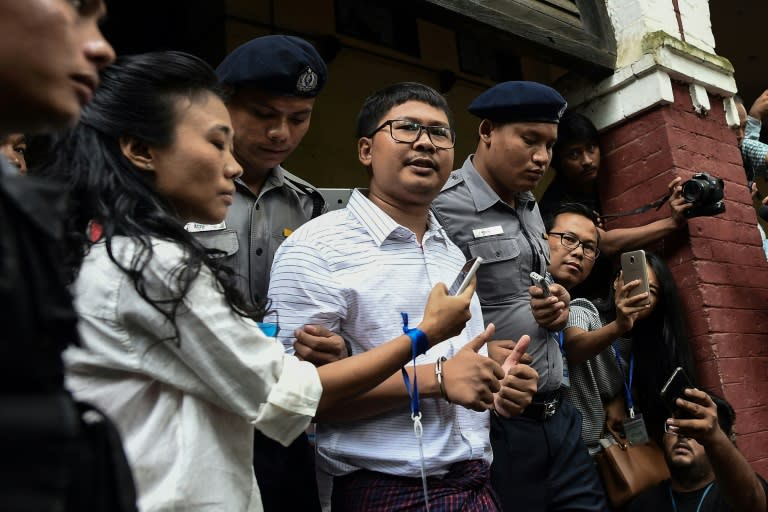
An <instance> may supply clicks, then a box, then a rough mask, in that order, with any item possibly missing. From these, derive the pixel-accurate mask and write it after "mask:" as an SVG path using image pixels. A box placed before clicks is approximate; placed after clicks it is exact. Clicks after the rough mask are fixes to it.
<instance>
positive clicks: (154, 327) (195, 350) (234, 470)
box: [65, 237, 322, 511]
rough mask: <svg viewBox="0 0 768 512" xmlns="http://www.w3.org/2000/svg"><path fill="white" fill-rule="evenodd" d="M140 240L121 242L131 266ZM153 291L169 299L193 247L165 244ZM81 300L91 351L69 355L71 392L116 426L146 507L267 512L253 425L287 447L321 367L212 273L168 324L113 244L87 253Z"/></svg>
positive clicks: (149, 278)
mask: <svg viewBox="0 0 768 512" xmlns="http://www.w3.org/2000/svg"><path fill="white" fill-rule="evenodd" d="M136 249H137V244H136V243H135V242H134V241H133V240H131V239H129V238H123V237H116V238H115V239H114V240H113V252H114V254H115V256H116V258H117V259H118V261H120V262H121V263H122V264H123V265H126V266H128V265H129V263H130V261H131V258H132V257H133V256H134V255H135V251H136ZM153 250H154V256H153V258H152V261H151V262H150V264H149V265H148V266H147V268H146V269H145V271H144V276H145V278H146V281H145V283H146V290H147V294H148V295H149V296H151V297H153V298H162V297H168V296H169V291H170V286H172V284H171V283H173V280H172V279H170V278H169V275H170V274H171V273H172V272H174V271H178V269H179V265H180V263H181V262H182V261H183V259H184V258H183V256H184V254H183V249H182V248H181V247H180V246H178V245H177V244H174V243H172V242H167V241H159V240H155V241H154V242H153ZM73 293H74V296H75V306H76V308H77V311H78V313H79V315H80V324H79V331H80V337H81V343H82V346H81V347H73V348H70V349H68V350H67V351H66V353H65V361H66V364H67V385H68V387H69V388H70V389H71V390H72V392H73V393H74V394H75V395H76V396H77V398H78V399H80V400H84V401H88V402H91V403H93V404H94V405H96V406H97V407H99V408H101V409H102V410H103V411H105V412H106V413H107V414H108V415H109V416H110V417H111V418H112V420H113V421H114V422H115V423H116V424H117V426H118V429H119V431H120V433H121V435H122V437H123V443H124V446H125V449H126V453H127V455H128V459H129V462H130V464H131V467H132V469H133V474H134V478H135V481H136V485H137V490H138V494H139V506H140V509H141V510H144V511H161V510H162V511H165V510H168V511H170V510H182V509H183V510H199V511H204V510H211V511H213V510H216V511H220V510H232V511H245V510H247V511H260V510H262V506H261V499H260V497H259V492H258V487H257V485H256V480H255V477H254V474H253V469H252V457H253V428H254V427H256V428H257V429H259V430H260V431H261V432H263V433H264V434H265V435H267V436H268V437H270V438H272V439H275V440H276V441H278V442H280V443H282V444H284V445H288V444H289V443H290V442H291V441H293V439H295V438H296V437H297V436H298V435H299V434H300V433H301V432H302V431H303V430H304V429H305V428H306V427H307V425H308V424H309V422H310V420H311V418H312V417H313V416H314V414H315V411H316V409H317V405H318V402H319V400H320V395H321V393H322V386H321V383H320V378H319V376H318V373H317V370H316V369H315V367H314V366H313V365H312V364H310V363H307V362H302V361H299V360H298V359H296V358H295V357H293V356H290V355H286V354H285V353H284V350H283V346H282V345H281V344H280V343H278V342H276V341H275V340H274V339H272V338H267V337H266V336H265V335H264V334H263V333H262V332H261V330H260V329H259V328H258V327H257V326H256V324H255V323H254V322H252V321H250V320H247V319H243V318H241V317H239V316H238V315H236V314H235V313H233V312H232V310H231V308H230V307H229V306H228V305H227V303H226V301H225V300H224V296H223V294H222V293H221V291H220V290H219V289H218V287H217V284H216V282H215V279H214V277H213V275H212V273H211V272H210V270H208V269H207V268H205V267H204V268H203V269H202V270H201V272H200V274H199V275H198V276H197V278H196V279H195V280H194V281H193V283H192V284H191V286H190V289H189V291H188V293H187V296H186V298H185V300H184V302H183V305H182V306H181V307H180V308H179V310H178V312H177V316H176V325H177V328H178V333H179V337H178V338H175V332H174V329H173V326H172V325H171V324H170V323H169V322H168V320H167V319H166V318H165V317H164V316H163V315H162V314H160V313H159V312H158V311H157V310H156V309H154V308H153V307H152V306H151V305H150V304H149V303H147V302H146V301H145V300H144V299H143V298H141V296H140V295H139V294H138V292H137V291H136V289H135V288H134V285H133V282H132V281H131V280H130V278H129V277H128V276H127V275H126V274H125V273H124V272H123V271H122V270H120V269H119V268H118V267H117V266H116V265H115V264H114V263H113V262H112V261H111V260H110V259H109V256H108V255H107V251H106V246H105V244H104V243H99V244H97V245H95V246H94V247H93V248H92V250H91V251H90V253H89V254H88V255H87V256H86V258H85V260H84V262H83V265H82V268H81V270H80V274H79V276H78V278H77V281H76V282H75V285H74V289H73Z"/></svg>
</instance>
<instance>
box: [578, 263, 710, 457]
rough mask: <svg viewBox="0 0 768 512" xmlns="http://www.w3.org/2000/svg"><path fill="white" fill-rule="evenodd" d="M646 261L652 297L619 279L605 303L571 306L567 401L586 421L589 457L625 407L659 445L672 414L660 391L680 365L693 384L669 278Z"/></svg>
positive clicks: (637, 283)
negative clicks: (667, 420)
mask: <svg viewBox="0 0 768 512" xmlns="http://www.w3.org/2000/svg"><path fill="white" fill-rule="evenodd" d="M645 260H646V261H645V265H646V269H647V277H648V289H649V293H647V294H646V293H641V294H634V293H633V290H634V289H635V288H636V287H638V286H640V281H639V280H633V281H630V282H627V283H625V282H624V279H623V273H622V272H620V273H619V274H618V275H617V276H616V278H615V280H614V282H613V286H612V287H611V289H610V292H609V295H608V297H606V299H604V300H598V301H595V302H594V304H593V303H592V302H590V301H588V300H586V299H574V300H573V301H572V302H571V313H570V315H569V319H568V325H567V327H566V328H565V330H564V338H565V343H566V351H567V355H568V365H569V369H570V373H571V388H570V389H569V391H568V396H569V398H570V399H571V400H572V401H573V402H574V403H575V404H576V406H577V407H578V408H579V410H580V411H581V413H582V416H583V417H584V427H583V429H582V437H583V438H584V442H585V443H586V444H587V447H588V448H590V451H591V452H592V453H594V452H596V451H598V450H599V446H600V445H599V440H600V438H601V437H605V436H606V433H605V432H604V426H605V423H606V420H607V421H608V422H609V424H611V425H612V426H613V427H614V428H615V429H617V430H619V431H620V430H622V428H623V425H622V423H623V420H624V419H625V418H627V417H628V409H629V407H630V405H631V406H633V408H634V412H637V413H642V415H643V418H644V424H645V427H646V428H647V431H648V434H649V436H650V437H651V438H656V439H659V438H660V437H661V434H662V432H663V421H664V420H665V419H666V418H667V417H669V415H670V413H669V411H668V410H667V409H666V408H665V407H664V403H663V402H662V400H661V398H660V395H659V394H660V392H661V388H662V387H663V386H664V383H665V382H666V381H667V379H668V378H669V376H670V375H671V374H672V372H673V371H674V370H675V368H676V367H678V366H680V367H682V368H683V369H684V370H685V372H686V373H687V374H688V376H689V377H691V379H693V378H694V368H693V357H692V354H691V349H690V346H689V344H688V334H687V328H686V325H685V321H684V317H683V314H682V308H681V306H680V299H679V296H678V292H677V287H676V286H675V282H674V279H673V278H672V274H671V273H670V271H669V268H668V267H667V265H666V264H665V263H664V261H663V260H662V259H661V258H659V257H658V256H656V255H655V254H654V253H651V252H647V251H646V252H645ZM645 302H648V304H644V303H645ZM576 347H578V349H576ZM630 382H631V388H630ZM694 385H695V382H694ZM628 389H631V392H632V396H631V398H630V397H628V396H627V390H628Z"/></svg>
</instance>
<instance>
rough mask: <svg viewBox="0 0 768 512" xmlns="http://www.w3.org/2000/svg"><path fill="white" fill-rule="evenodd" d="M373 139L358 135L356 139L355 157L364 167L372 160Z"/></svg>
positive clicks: (369, 164) (368, 165)
mask: <svg viewBox="0 0 768 512" xmlns="http://www.w3.org/2000/svg"><path fill="white" fill-rule="evenodd" d="M372 149H373V141H372V140H371V139H370V138H369V137H360V139H358V141H357V158H358V160H360V163H361V164H363V165H364V166H365V167H370V166H371V163H372V161H373V156H372V154H371V153H372Z"/></svg>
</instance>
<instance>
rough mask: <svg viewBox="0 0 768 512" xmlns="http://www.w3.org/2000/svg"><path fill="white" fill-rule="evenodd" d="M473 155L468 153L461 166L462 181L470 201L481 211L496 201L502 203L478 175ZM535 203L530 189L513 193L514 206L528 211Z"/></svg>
mask: <svg viewBox="0 0 768 512" xmlns="http://www.w3.org/2000/svg"><path fill="white" fill-rule="evenodd" d="M474 156H475V155H474V154H472V155H469V156H468V157H467V159H466V160H465V161H464V165H463V166H462V167H461V171H462V174H463V175H464V182H465V183H466V184H467V189H468V190H469V195H470V197H471V198H472V201H473V202H474V203H475V210H476V211H478V212H482V211H485V210H487V209H488V208H490V207H491V206H493V205H495V204H496V203H502V204H506V203H504V201H502V200H501V198H500V197H499V195H498V194H497V193H496V192H495V191H494V190H493V189H492V188H491V186H490V185H489V184H488V182H487V181H485V179H483V177H482V176H480V173H479V172H478V171H477V168H475V164H473V163H472V157H474ZM535 205H536V198H535V197H534V195H533V192H531V191H530V190H528V191H525V192H518V193H517V194H516V195H515V206H516V207H519V206H522V207H524V208H526V209H527V210H529V211H532V210H533V207H534V206H535Z"/></svg>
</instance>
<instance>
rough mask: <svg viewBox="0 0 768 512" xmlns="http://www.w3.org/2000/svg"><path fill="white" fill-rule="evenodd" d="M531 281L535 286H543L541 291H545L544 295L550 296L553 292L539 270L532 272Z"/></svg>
mask: <svg viewBox="0 0 768 512" xmlns="http://www.w3.org/2000/svg"><path fill="white" fill-rule="evenodd" d="M531 282H532V283H533V286H538V287H539V288H541V291H543V292H544V297H549V296H550V295H552V292H551V291H549V285H548V284H547V280H546V279H545V278H544V277H543V276H542V275H541V274H539V273H538V272H531Z"/></svg>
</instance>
